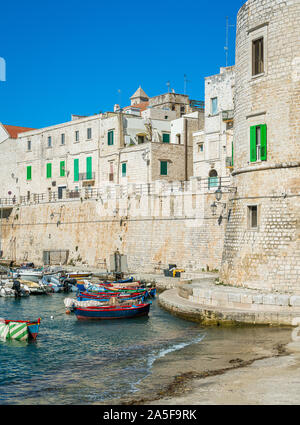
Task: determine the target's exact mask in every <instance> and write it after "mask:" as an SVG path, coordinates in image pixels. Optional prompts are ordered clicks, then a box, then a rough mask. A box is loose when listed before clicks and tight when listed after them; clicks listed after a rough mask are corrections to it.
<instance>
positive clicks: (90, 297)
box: [77, 292, 147, 301]
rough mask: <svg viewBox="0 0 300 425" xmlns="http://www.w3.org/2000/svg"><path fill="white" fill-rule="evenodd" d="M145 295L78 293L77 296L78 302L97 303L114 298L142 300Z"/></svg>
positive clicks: (138, 293)
mask: <svg viewBox="0 0 300 425" xmlns="http://www.w3.org/2000/svg"><path fill="white" fill-rule="evenodd" d="M146 295H147V294H146V293H140V292H136V293H132V294H122V293H114V294H108V293H99V294H91V293H89V292H80V293H79V294H78V295H77V300H78V301H88V300H97V301H107V300H110V299H111V298H116V299H118V300H126V299H127V300H133V299H142V298H145V297H146Z"/></svg>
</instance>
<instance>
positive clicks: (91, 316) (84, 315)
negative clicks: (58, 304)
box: [74, 304, 150, 320]
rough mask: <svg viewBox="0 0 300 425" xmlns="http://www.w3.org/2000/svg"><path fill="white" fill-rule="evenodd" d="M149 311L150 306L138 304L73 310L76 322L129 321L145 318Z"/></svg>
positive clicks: (76, 308)
mask: <svg viewBox="0 0 300 425" xmlns="http://www.w3.org/2000/svg"><path fill="white" fill-rule="evenodd" d="M149 310H150V304H140V305H137V306H129V307H119V306H118V307H88V308H79V307H75V308H74V312H75V314H76V316H77V319H78V320H111V319H131V318H134V317H140V316H147V315H148V314H149Z"/></svg>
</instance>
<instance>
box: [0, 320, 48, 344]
mask: <svg viewBox="0 0 300 425" xmlns="http://www.w3.org/2000/svg"><path fill="white" fill-rule="evenodd" d="M40 322H41V319H40V317H39V318H38V319H37V320H36V321H33V322H32V321H30V320H4V319H1V320H0V338H2V339H15V340H18V341H25V340H28V339H33V340H35V339H36V337H37V335H38V333H39V327H40Z"/></svg>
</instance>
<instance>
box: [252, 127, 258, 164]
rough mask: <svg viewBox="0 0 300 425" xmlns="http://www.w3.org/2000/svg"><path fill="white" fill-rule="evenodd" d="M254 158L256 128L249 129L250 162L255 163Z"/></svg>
mask: <svg viewBox="0 0 300 425" xmlns="http://www.w3.org/2000/svg"><path fill="white" fill-rule="evenodd" d="M256 159H257V157H256V126H255V125H253V126H252V127H250V162H255V161H256Z"/></svg>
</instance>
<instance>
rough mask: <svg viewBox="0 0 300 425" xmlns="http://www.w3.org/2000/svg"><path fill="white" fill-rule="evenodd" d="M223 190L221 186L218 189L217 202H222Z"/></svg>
mask: <svg viewBox="0 0 300 425" xmlns="http://www.w3.org/2000/svg"><path fill="white" fill-rule="evenodd" d="M222 195H223V193H222V190H221V187H220V186H219V187H218V189H217V190H216V191H215V197H216V200H217V201H220V200H221V199H222Z"/></svg>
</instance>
